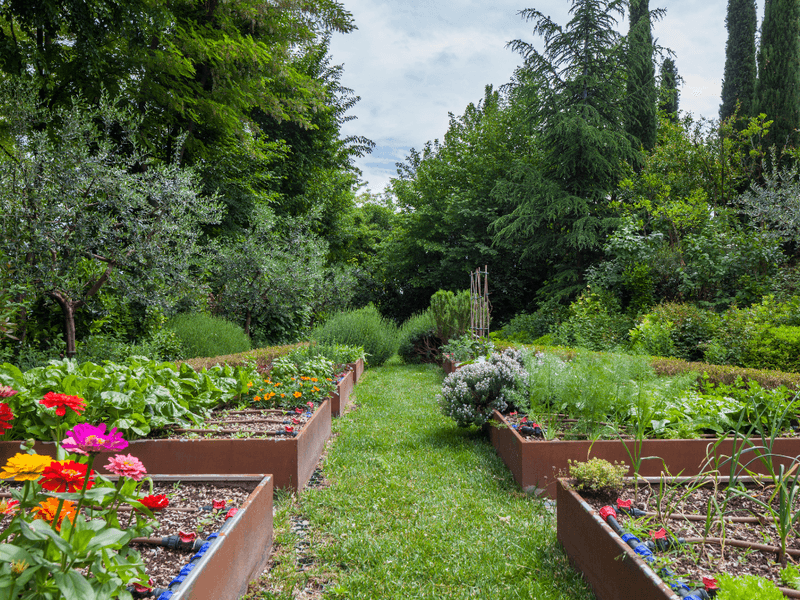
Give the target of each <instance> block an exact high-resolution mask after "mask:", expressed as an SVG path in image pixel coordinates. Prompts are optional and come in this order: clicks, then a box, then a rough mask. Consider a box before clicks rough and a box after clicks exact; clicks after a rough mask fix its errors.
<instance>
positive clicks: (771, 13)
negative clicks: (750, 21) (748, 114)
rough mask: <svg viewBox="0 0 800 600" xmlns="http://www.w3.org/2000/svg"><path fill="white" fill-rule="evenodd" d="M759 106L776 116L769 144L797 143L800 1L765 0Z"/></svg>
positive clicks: (779, 145)
mask: <svg viewBox="0 0 800 600" xmlns="http://www.w3.org/2000/svg"><path fill="white" fill-rule="evenodd" d="M756 96H757V110H758V112H760V113H765V114H766V115H767V118H769V119H773V121H774V122H773V123H772V128H771V129H770V131H769V134H768V135H767V136H766V138H765V139H766V143H767V145H768V146H771V145H773V144H774V145H775V146H777V147H778V148H779V149H780V148H783V147H784V146H796V145H797V141H798V135H797V127H798V126H800V4H798V3H797V0H766V1H765V3H764V21H763V22H762V24H761V48H760V49H759V52H758V85H757V93H756Z"/></svg>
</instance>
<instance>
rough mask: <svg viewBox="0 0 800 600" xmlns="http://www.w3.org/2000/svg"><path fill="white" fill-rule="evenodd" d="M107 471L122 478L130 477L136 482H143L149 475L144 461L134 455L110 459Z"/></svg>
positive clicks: (118, 455)
mask: <svg viewBox="0 0 800 600" xmlns="http://www.w3.org/2000/svg"><path fill="white" fill-rule="evenodd" d="M105 469H106V470H107V471H111V472H112V473H113V474H114V475H119V476H120V477H130V478H131V479H133V480H134V481H141V480H142V477H144V476H145V475H147V469H145V468H144V465H143V464H142V461H140V460H139V459H138V458H136V457H135V456H133V455H132V454H117V455H116V456H115V457H114V458H109V459H108V464H107V465H106V466H105Z"/></svg>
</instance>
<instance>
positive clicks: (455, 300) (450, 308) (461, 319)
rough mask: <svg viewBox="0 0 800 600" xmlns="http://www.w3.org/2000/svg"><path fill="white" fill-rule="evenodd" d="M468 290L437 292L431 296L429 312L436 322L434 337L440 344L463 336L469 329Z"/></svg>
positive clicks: (469, 302) (469, 304)
mask: <svg viewBox="0 0 800 600" xmlns="http://www.w3.org/2000/svg"><path fill="white" fill-rule="evenodd" d="M471 309H472V305H471V301H470V292H469V290H462V291H460V292H458V293H453V292H450V291H447V290H439V291H438V292H436V293H435V294H434V295H433V296H431V306H430V312H431V314H432V315H433V319H434V321H435V322H436V336H437V337H438V338H439V339H440V340H442V342H448V341H450V339H451V338H454V337H459V336H462V335H464V334H465V333H466V332H467V330H468V329H469V323H470V315H471Z"/></svg>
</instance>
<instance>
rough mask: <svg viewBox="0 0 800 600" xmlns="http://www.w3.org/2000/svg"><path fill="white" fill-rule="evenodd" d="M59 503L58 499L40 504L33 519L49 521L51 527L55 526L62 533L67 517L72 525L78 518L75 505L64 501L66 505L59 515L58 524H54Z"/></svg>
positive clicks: (49, 499) (35, 509) (51, 499)
mask: <svg viewBox="0 0 800 600" xmlns="http://www.w3.org/2000/svg"><path fill="white" fill-rule="evenodd" d="M59 502H61V501H60V500H59V499H58V498H48V499H47V500H45V501H44V502H39V506H38V507H36V508H34V509H33V512H34V513H35V514H34V516H33V518H34V519H42V520H44V521H47V522H48V523H50V524H51V525H53V526H55V528H56V531H61V524H62V523H63V522H64V518H65V517H66V518H67V519H69V521H70V522H71V523H74V522H75V517H76V514H75V503H74V502H70V501H69V500H65V501H64V505H63V506H62V507H61V512H60V513H59V514H58V522H57V523H54V522H53V521H54V520H55V518H56V511H57V510H58V504H59Z"/></svg>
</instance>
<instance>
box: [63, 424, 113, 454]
mask: <svg viewBox="0 0 800 600" xmlns="http://www.w3.org/2000/svg"><path fill="white" fill-rule="evenodd" d="M67 436H68V437H67V438H66V439H65V440H64V441H63V442H61V447H62V448H64V450H68V451H70V452H78V453H90V454H95V453H97V452H114V451H116V450H124V449H125V448H127V447H128V442H126V441H125V440H124V439H122V434H121V433H120V432H119V431H117V428H116V427H113V428H112V429H111V431H109V432H108V433H106V424H105V423H100V425H89V424H88V423H78V424H77V425H75V427H73V428H72V429H70V430H69V431H67Z"/></svg>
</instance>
